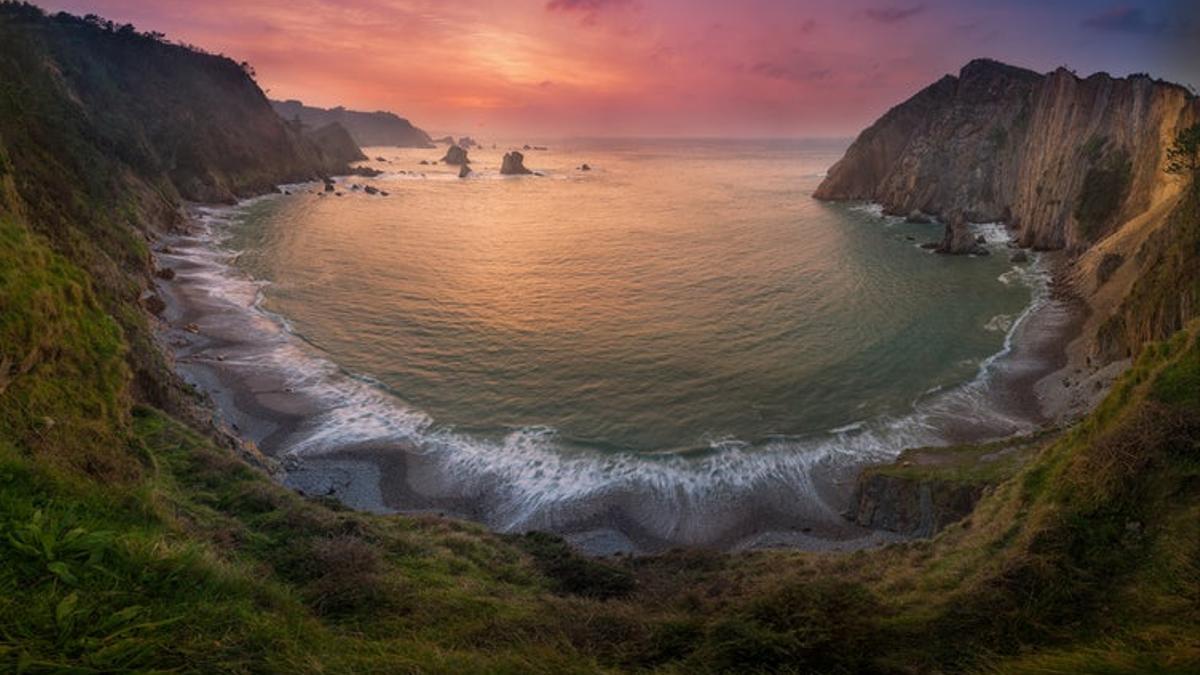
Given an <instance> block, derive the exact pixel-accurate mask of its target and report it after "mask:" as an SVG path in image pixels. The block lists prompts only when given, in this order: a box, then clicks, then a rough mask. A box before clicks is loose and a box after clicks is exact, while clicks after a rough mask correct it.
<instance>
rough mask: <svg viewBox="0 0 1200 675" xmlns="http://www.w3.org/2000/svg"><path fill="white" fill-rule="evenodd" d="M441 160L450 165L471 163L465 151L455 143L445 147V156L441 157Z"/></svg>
mask: <svg viewBox="0 0 1200 675" xmlns="http://www.w3.org/2000/svg"><path fill="white" fill-rule="evenodd" d="M442 161H443V162H445V163H446V164H449V165H451V166H464V165H466V164H470V163H471V160H470V159H468V158H467V151H466V150H464V149H462V148H460V147H459V146H457V145H452V146H450V147H449V148H447V149H446V156H445V157H443V158H442Z"/></svg>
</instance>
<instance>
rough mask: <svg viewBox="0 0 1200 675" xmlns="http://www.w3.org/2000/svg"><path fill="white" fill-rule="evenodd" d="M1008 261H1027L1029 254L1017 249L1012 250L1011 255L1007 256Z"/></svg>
mask: <svg viewBox="0 0 1200 675" xmlns="http://www.w3.org/2000/svg"><path fill="white" fill-rule="evenodd" d="M1008 261H1009V262H1015V263H1023V262H1029V254H1028V253H1026V252H1025V251H1022V250H1020V249H1018V250H1017V251H1014V252H1013V254H1012V255H1011V256H1009V258H1008Z"/></svg>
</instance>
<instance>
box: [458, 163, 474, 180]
mask: <svg viewBox="0 0 1200 675" xmlns="http://www.w3.org/2000/svg"><path fill="white" fill-rule="evenodd" d="M470 175H471V167H469V166H467V165H466V164H463V165H462V167H461V168H459V170H458V177H459V178H466V177H467V176H470Z"/></svg>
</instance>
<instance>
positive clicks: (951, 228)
mask: <svg viewBox="0 0 1200 675" xmlns="http://www.w3.org/2000/svg"><path fill="white" fill-rule="evenodd" d="M980 239H982V237H978V238H977V237H974V236H972V235H971V230H970V228H969V227H968V225H967V219H966V217H964V216H963V215H962V214H961V213H956V214H953V215H951V216H950V218H949V220H948V221H947V222H946V233H945V235H944V236H943V237H942V243H941V244H940V245H939V246H938V247H937V252H938V253H945V254H950V255H989V254H990V253H991V252H990V251H988V250H987V247H985V246H983V245H982V244H981V243H980ZM985 241H986V240H985Z"/></svg>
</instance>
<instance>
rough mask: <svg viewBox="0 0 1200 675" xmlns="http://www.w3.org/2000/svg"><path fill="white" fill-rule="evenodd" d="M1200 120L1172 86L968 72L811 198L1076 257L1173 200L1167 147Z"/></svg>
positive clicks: (975, 66)
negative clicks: (923, 217)
mask: <svg viewBox="0 0 1200 675" xmlns="http://www.w3.org/2000/svg"><path fill="white" fill-rule="evenodd" d="M1198 117H1200V115H1198V111H1197V104H1196V101H1195V99H1194V98H1193V97H1192V96H1191V95H1190V94H1189V93H1188V92H1187V91H1186V90H1185V89H1183V88H1182V87H1178V86H1176V85H1172V84H1167V83H1162V82H1156V81H1153V80H1151V79H1150V78H1149V77H1146V76H1133V77H1129V78H1123V79H1114V78H1112V77H1110V76H1108V75H1106V74H1102V73H1101V74H1097V75H1093V76H1091V77H1089V78H1087V79H1080V78H1078V77H1076V76H1075V75H1073V74H1072V73H1070V72H1069V71H1066V70H1064V69H1059V70H1057V71H1055V72H1053V73H1050V74H1048V75H1040V74H1037V73H1034V72H1032V71H1028V70H1023V69H1020V68H1014V67H1011V66H1007V65H1004V64H1000V63H997V62H995V61H988V60H978V61H972V62H971V63H969V64H967V66H966V67H964V68H963V69H962V71H961V73H960V74H959V76H958V77H952V76H947V77H945V78H943V79H942V80H940V81H938V82H937V83H936V84H934V85H932V86H930V87H928V88H926V89H925V90H923V91H921V92H920V93H918V94H917V95H916V96H914V97H912V98H911V99H909V100H908V101H905V102H904V103H902V104H900V105H898V106H896V107H895V108H893V109H892V110H891V111H889V112H888V113H887V114H886V115H884V116H883V117H882V118H881V119H880V120H879V121H878V122H876V123H875V124H873V125H872V126H871V127H870V128H868V129H867V130H866V131H864V132H863V133H862V134H861V135H860V136H859V137H858V139H857V140H855V142H854V144H853V145H851V147H850V149H849V150H848V151H847V152H846V156H845V157H844V158H843V159H842V160H841V161H840V162H838V163H837V164H836V165H834V167H833V168H832V169H831V170H830V171H829V175H828V177H827V178H826V179H825V180H824V181H823V182H822V183H821V185H820V187H819V188H818V189H817V192H816V193H815V195H814V196H816V197H817V198H818V199H830V200H845V199H864V200H872V201H876V202H879V203H881V204H883V206H884V208H885V209H886V210H887V211H888V212H891V213H908V212H910V211H913V210H917V209H919V210H923V211H925V212H927V213H931V214H935V215H939V216H941V217H942V219H943V220H945V221H947V222H951V221H954V220H956V219H965V220H967V221H975V222H986V221H999V220H1003V221H1006V222H1007V223H1008V224H1009V225H1010V226H1012V227H1013V228H1015V229H1016V230H1018V231H1019V233H1020V234H1019V241H1020V243H1021V244H1022V245H1023V246H1031V247H1034V248H1039V249H1060V248H1069V249H1072V250H1080V249H1083V248H1087V247H1088V246H1090V245H1091V244H1093V243H1095V242H1097V241H1099V240H1100V239H1102V238H1103V237H1104V236H1106V235H1108V234H1110V233H1112V232H1113V231H1115V230H1116V229H1117V227H1118V226H1119V225H1120V224H1121V223H1123V222H1125V221H1127V220H1129V219H1130V218H1133V217H1134V216H1136V215H1137V214H1139V213H1142V212H1144V211H1146V210H1147V209H1149V208H1150V206H1151V205H1152V204H1153V203H1155V202H1157V201H1160V200H1162V199H1164V198H1168V197H1169V196H1170V194H1171V193H1173V192H1177V191H1178V186H1177V185H1176V184H1175V181H1172V179H1170V178H1169V177H1168V176H1166V175H1165V174H1164V173H1163V171H1162V166H1163V162H1164V156H1165V147H1166V145H1167V143H1168V140H1167V139H1170V138H1173V137H1174V136H1175V134H1176V133H1177V132H1178V131H1180V130H1181V129H1184V128H1186V127H1187V126H1190V125H1191V124H1194V123H1195V122H1196V120H1197V118H1198Z"/></svg>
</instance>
